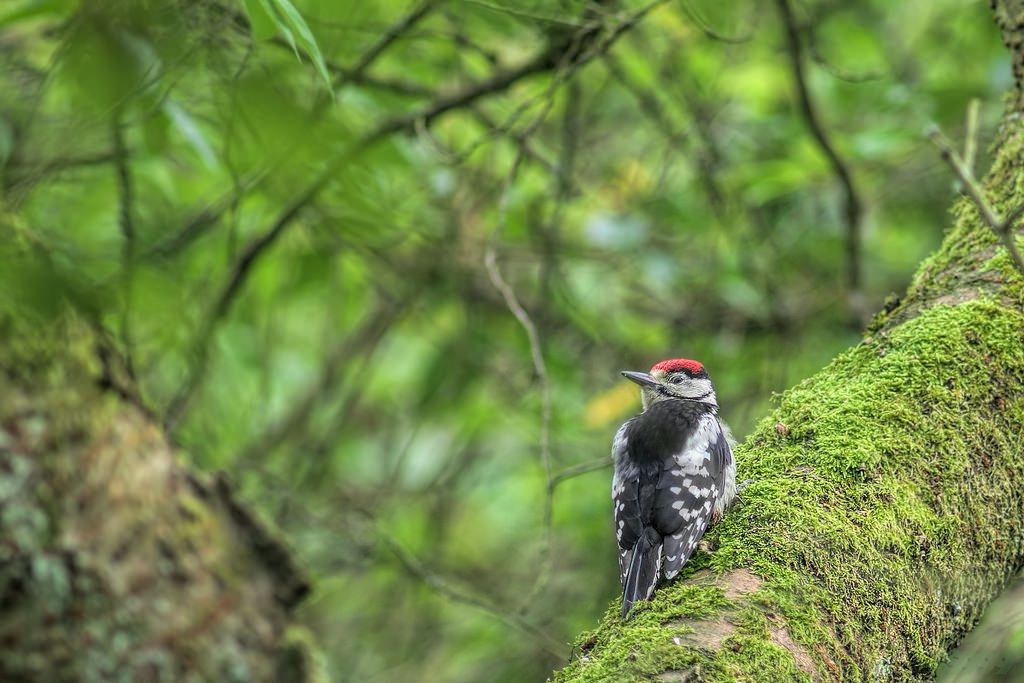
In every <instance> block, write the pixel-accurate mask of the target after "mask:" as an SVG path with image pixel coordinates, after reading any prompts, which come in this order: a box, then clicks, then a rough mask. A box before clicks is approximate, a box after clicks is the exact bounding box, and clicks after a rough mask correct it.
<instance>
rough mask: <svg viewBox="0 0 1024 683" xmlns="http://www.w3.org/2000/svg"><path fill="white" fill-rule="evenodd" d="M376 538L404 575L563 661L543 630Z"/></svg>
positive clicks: (389, 541)
mask: <svg viewBox="0 0 1024 683" xmlns="http://www.w3.org/2000/svg"><path fill="white" fill-rule="evenodd" d="M378 538H379V539H380V541H381V542H382V543H383V544H384V545H385V546H386V547H387V548H388V550H390V551H391V553H392V554H393V555H394V556H395V558H396V559H398V561H399V562H400V563H401V564H402V566H403V567H404V568H405V570H406V571H408V572H409V573H410V574H412V575H413V576H415V577H416V578H418V579H419V580H420V581H422V582H423V583H425V584H426V585H427V586H429V587H430V588H432V589H433V590H434V591H435V592H436V593H437V594H438V595H441V596H442V597H445V598H447V599H449V600H451V601H452V602H458V603H461V604H463V605H469V606H470V607H475V608H477V609H479V610H482V611H484V612H486V613H487V614H489V615H491V616H492V617H495V618H497V619H498V620H499V621H501V622H503V623H505V624H507V625H508V626H511V627H512V628H514V629H516V630H518V631H522V632H523V633H525V634H526V635H528V636H530V637H531V638H533V639H534V640H535V641H536V642H537V643H538V644H539V645H540V646H541V647H543V648H544V650H545V651H546V652H548V654H550V655H552V656H553V657H557V658H559V659H560V660H564V659H565V657H566V648H565V646H564V645H563V644H562V643H559V642H558V641H556V640H555V639H554V638H552V637H551V636H549V635H548V634H547V633H544V632H543V631H542V630H540V629H539V628H537V627H536V626H534V625H533V624H531V623H529V622H528V621H526V620H525V619H523V618H522V617H520V616H518V615H516V614H514V613H513V612H511V611H510V610H507V609H502V608H501V607H500V606H498V605H494V604H492V603H491V602H490V601H488V600H486V599H484V598H482V597H479V596H476V595H473V594H471V593H468V592H466V591H465V590H463V589H461V588H457V587H456V586H454V585H452V584H451V583H450V582H449V581H448V580H447V579H445V578H444V577H442V576H441V575H439V574H437V573H435V572H433V571H431V570H430V569H429V568H428V567H427V566H426V565H425V564H423V562H421V561H420V560H419V559H418V558H416V556H414V555H413V554H412V553H410V552H409V551H408V550H406V549H405V548H404V547H403V546H402V545H401V544H400V543H399V542H398V541H396V540H395V539H394V538H393V537H392V536H390V535H389V534H386V533H383V532H381V531H379V530H378Z"/></svg>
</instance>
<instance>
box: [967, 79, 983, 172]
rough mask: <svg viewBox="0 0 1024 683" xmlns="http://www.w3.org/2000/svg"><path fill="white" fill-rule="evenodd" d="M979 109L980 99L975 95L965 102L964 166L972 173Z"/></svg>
mask: <svg viewBox="0 0 1024 683" xmlns="http://www.w3.org/2000/svg"><path fill="white" fill-rule="evenodd" d="M979 109H981V100H979V99H978V98H977V97H973V98H971V101H970V102H968V103H967V130H966V131H965V132H964V166H966V167H967V170H968V171H970V172H971V173H972V174H973V173H974V161H975V157H977V155H978V110H979Z"/></svg>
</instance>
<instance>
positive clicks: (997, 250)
mask: <svg viewBox="0 0 1024 683" xmlns="http://www.w3.org/2000/svg"><path fill="white" fill-rule="evenodd" d="M994 5H995V9H996V18H997V22H998V23H999V25H1000V28H1001V29H1002V31H1003V37H1004V42H1006V44H1007V45H1008V46H1009V47H1010V48H1011V52H1012V55H1013V60H1014V66H1015V74H1016V75H1017V77H1018V82H1019V80H1020V75H1021V71H1022V69H1021V65H1022V64H1024V62H1022V54H1024V53H1022V52H1021V47H1022V45H1024V40H1022V37H1021V36H1022V33H1021V31H1022V27H1024V11H1022V6H1024V3H1019V2H1003V3H994ZM1019 93H1020V90H1019V85H1018V92H1017V96H1015V97H1013V98H1012V99H1011V100H1010V102H1009V104H1008V107H1007V113H1006V116H1005V118H1004V119H1003V122H1002V128H1001V131H1000V135H999V140H998V143H997V146H996V149H995V159H994V162H993V165H992V167H991V169H990V170H989V172H988V175H987V177H986V179H985V182H984V188H985V191H986V193H987V195H988V198H989V201H990V202H991V203H992V205H993V207H994V208H995V209H996V210H997V212H999V213H1000V215H1002V216H1006V215H1008V214H1009V212H1010V211H1011V209H1013V208H1015V207H1017V206H1018V205H1020V204H1021V203H1022V202H1024V192H1022V188H1024V122H1022V118H1021V117H1022V109H1021V105H1020V102H1021V97H1020V96H1019ZM954 216H955V222H954V226H953V229H952V231H951V232H950V233H949V235H948V236H947V238H946V240H945V242H944V244H943V246H942V247H941V248H940V249H939V251H938V252H937V253H935V254H934V255H932V256H931V257H930V258H929V259H928V260H927V261H926V262H925V263H923V264H922V266H921V268H920V270H919V272H918V273H917V275H916V276H915V278H914V280H913V283H912V284H911V286H910V289H909V291H908V292H907V294H906V296H905V297H904V298H903V300H902V302H900V303H898V304H897V305H896V306H894V307H891V310H887V311H885V312H883V313H881V314H880V315H879V316H878V317H877V318H876V320H875V321H874V323H873V324H872V326H871V327H870V329H869V330H868V332H867V334H866V336H865V338H864V340H863V341H862V342H861V343H860V344H859V345H857V346H856V347H854V348H852V349H850V350H848V351H847V352H845V353H843V354H842V355H840V356H839V357H838V358H836V359H835V360H834V361H833V362H832V363H831V364H830V365H829V366H828V367H826V368H825V369H824V370H822V371H821V372H820V373H819V374H817V375H816V376H814V377H811V378H810V379H808V380H806V381H804V382H802V383H801V384H799V385H797V386H796V387H794V388H793V389H791V390H789V391H788V392H787V393H786V394H785V395H784V396H783V397H782V398H781V400H780V402H779V405H778V407H777V408H776V410H775V411H774V413H773V414H772V415H771V416H770V417H768V418H767V419H766V420H764V421H763V422H762V423H761V424H760V426H759V427H758V428H757V429H756V430H755V431H754V433H753V434H752V435H751V436H750V438H749V439H748V440H747V441H746V443H744V444H743V445H742V446H741V447H740V448H739V449H738V451H737V460H738V463H739V476H740V478H751V479H753V480H754V481H753V483H752V484H750V485H749V487H748V488H746V489H745V490H744V492H743V495H742V500H741V501H740V502H739V503H738V504H737V505H736V506H735V507H734V508H733V509H732V510H731V512H730V513H729V514H728V515H726V518H725V519H724V520H723V522H722V523H721V524H720V525H719V526H718V527H717V528H716V529H715V530H713V531H712V532H710V533H709V535H708V538H709V540H710V542H711V544H712V545H713V546H716V549H715V550H714V551H713V552H712V553H709V554H701V555H699V556H698V557H697V558H696V559H695V561H694V563H693V565H694V567H693V569H694V570H695V573H693V574H692V575H691V576H689V577H688V578H686V579H684V580H679V581H676V582H675V583H673V584H671V585H669V586H666V587H663V588H662V589H660V590H659V592H658V593H657V594H656V595H655V598H654V599H653V600H652V601H651V602H649V603H644V604H642V605H641V606H640V607H639V608H638V609H637V610H636V611H635V617H634V618H633V619H632V620H631V621H629V622H623V621H622V620H621V619H620V618H619V617H618V606H617V602H613V604H612V605H611V606H610V608H609V611H608V613H607V615H606V617H605V618H604V620H603V621H602V623H601V624H600V625H599V626H598V627H597V628H596V629H595V630H594V631H592V632H589V633H584V634H583V635H581V636H580V638H579V640H578V642H577V649H576V651H575V657H574V660H573V661H572V662H571V663H570V664H569V666H567V667H566V668H565V669H563V670H562V671H560V672H558V673H557V674H556V676H555V678H556V680H557V681H599V680H600V681H630V680H665V681H690V680H747V681H754V680H756V681H770V680H780V681H790V680H813V681H818V680H912V679H919V678H929V677H931V676H932V675H934V672H935V671H936V669H937V668H938V666H939V665H940V664H941V663H942V662H943V661H944V660H946V658H947V653H948V651H949V650H950V649H951V648H952V647H954V646H955V645H956V644H957V643H958V642H959V640H960V639H961V638H962V636H963V635H964V634H965V633H966V632H967V631H968V630H969V629H970V628H971V627H972V626H973V625H974V624H975V622H976V621H977V620H978V618H979V616H980V615H981V613H982V611H983V610H984V609H985V606H986V605H987V604H988V603H989V601H990V600H992V599H993V598H994V597H995V596H997V595H998V594H999V593H1000V591H1001V590H1002V589H1003V588H1004V586H1006V585H1007V582H1008V581H1009V580H1011V579H1012V578H1013V577H1014V576H1015V575H1016V574H1017V572H1018V571H1019V570H1020V568H1021V566H1022V564H1024V538H1022V532H1024V278H1022V276H1021V273H1019V272H1017V271H1016V270H1015V269H1014V267H1013V265H1012V263H1011V260H1010V258H1009V257H1008V254H1007V252H1006V250H1005V249H1004V248H1003V247H1001V246H1000V242H999V241H998V240H997V238H996V237H995V235H994V233H993V231H992V230H991V229H990V228H989V227H988V226H987V225H986V224H985V223H983V222H982V218H981V216H980V214H979V211H978V209H977V207H976V206H975V205H974V204H972V203H971V202H970V201H969V200H967V199H961V200H960V201H958V202H957V203H956V205H955V207H954ZM1022 232H1024V231H1022V230H1021V228H1020V227H1019V225H1018V226H1017V227H1016V235H1015V238H1016V239H1018V244H1019V242H1020V240H1019V237H1020V234H1021V233H1022Z"/></svg>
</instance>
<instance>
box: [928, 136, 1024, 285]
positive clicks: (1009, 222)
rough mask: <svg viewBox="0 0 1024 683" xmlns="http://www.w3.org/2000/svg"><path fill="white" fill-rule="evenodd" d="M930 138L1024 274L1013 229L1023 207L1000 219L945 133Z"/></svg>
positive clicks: (1022, 262) (982, 216)
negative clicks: (1004, 218)
mask: <svg viewBox="0 0 1024 683" xmlns="http://www.w3.org/2000/svg"><path fill="white" fill-rule="evenodd" d="M928 138H929V139H930V140H931V141H932V142H933V143H934V144H935V146H936V147H938V148H939V153H940V154H941V155H942V159H943V160H944V161H945V162H946V163H947V164H949V166H950V168H952V169H953V173H955V174H956V177H957V178H959V180H960V182H961V183H963V186H964V191H965V192H966V193H967V196H969V197H970V198H971V199H972V200H973V201H974V205H975V206H976V207H977V208H978V213H979V214H981V219H982V220H983V221H985V225H987V226H988V227H989V228H991V229H992V232H994V233H995V234H996V237H998V238H999V241H1000V242H1002V243H1003V246H1004V247H1006V250H1007V251H1008V252H1009V253H1010V258H1011V259H1013V264H1014V266H1015V267H1016V268H1017V270H1018V271H1020V274H1021V275H1024V258H1021V254H1020V250H1019V249H1017V240H1016V235H1015V234H1014V230H1013V228H1014V224H1015V223H1016V222H1017V220H1018V219H1019V218H1020V216H1021V214H1022V213H1024V205H1021V206H1018V207H1016V208H1015V209H1014V210H1013V211H1011V212H1010V214H1009V216H1007V218H1006V220H1003V219H1002V218H1000V217H999V214H998V213H996V210H995V209H994V208H992V205H991V204H989V201H988V199H986V198H985V191H984V190H982V188H981V185H979V184H978V181H977V180H975V178H974V174H973V173H971V169H970V168H969V167H968V166H967V165H966V164H965V163H964V161H963V160H962V159H961V158H960V155H959V154H957V153H956V150H955V149H953V146H952V145H951V144H950V143H949V140H947V139H946V138H945V136H944V135H943V134H942V131H941V130H939V129H938V127H936V128H933V129H932V130H930V131H929V132H928Z"/></svg>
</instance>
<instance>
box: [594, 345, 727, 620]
mask: <svg viewBox="0 0 1024 683" xmlns="http://www.w3.org/2000/svg"><path fill="white" fill-rule="evenodd" d="M622 374H623V376H625V377H626V378H627V379H629V380H632V381H633V382H636V383H637V384H639V385H640V399H641V402H642V403H643V411H642V412H641V413H640V414H639V415H637V416H635V417H633V418H631V419H630V420H628V421H627V422H626V423H625V424H623V425H622V426H621V427H620V428H619V431H618V432H617V433H616V434H615V440H614V441H613V442H612V460H613V462H614V465H615V473H614V476H613V478H612V502H613V504H614V506H615V538H616V540H617V541H618V543H619V579H620V580H621V581H622V616H623V618H628V616H629V613H630V610H631V609H632V607H633V603H634V602H636V601H637V600H647V599H648V598H650V597H651V595H652V594H653V593H654V589H655V587H656V586H657V584H658V579H659V578H660V577H659V575H662V574H663V575H664V577H665V579H666V580H668V579H672V578H673V577H675V575H676V574H678V573H679V570H680V569H682V568H683V565H684V564H686V562H687V560H689V559H690V556H691V555H692V554H693V551H694V550H695V549H696V548H697V542H698V541H699V540H700V538H701V536H703V535H704V531H705V530H706V529H707V528H708V525H709V524H711V523H714V522H717V521H718V520H719V519H721V517H722V515H723V514H724V513H725V509H726V508H727V507H728V506H729V504H730V503H732V501H733V499H734V498H735V497H736V464H735V461H734V460H733V457H732V446H733V445H734V444H735V441H733V438H732V434H731V433H730V432H729V428H728V427H727V426H726V425H725V423H724V422H722V421H721V419H719V417H718V401H717V399H716V397H715V387H714V385H712V384H711V379H710V378H709V377H708V373H707V371H706V370H705V369H704V366H703V365H701V364H700V363H698V362H697V361H695V360H689V359H687V358H673V359H670V360H663V361H661V362H660V363H656V364H655V365H654V366H653V367H652V368H651V370H650V372H632V371H623V372H622Z"/></svg>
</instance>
